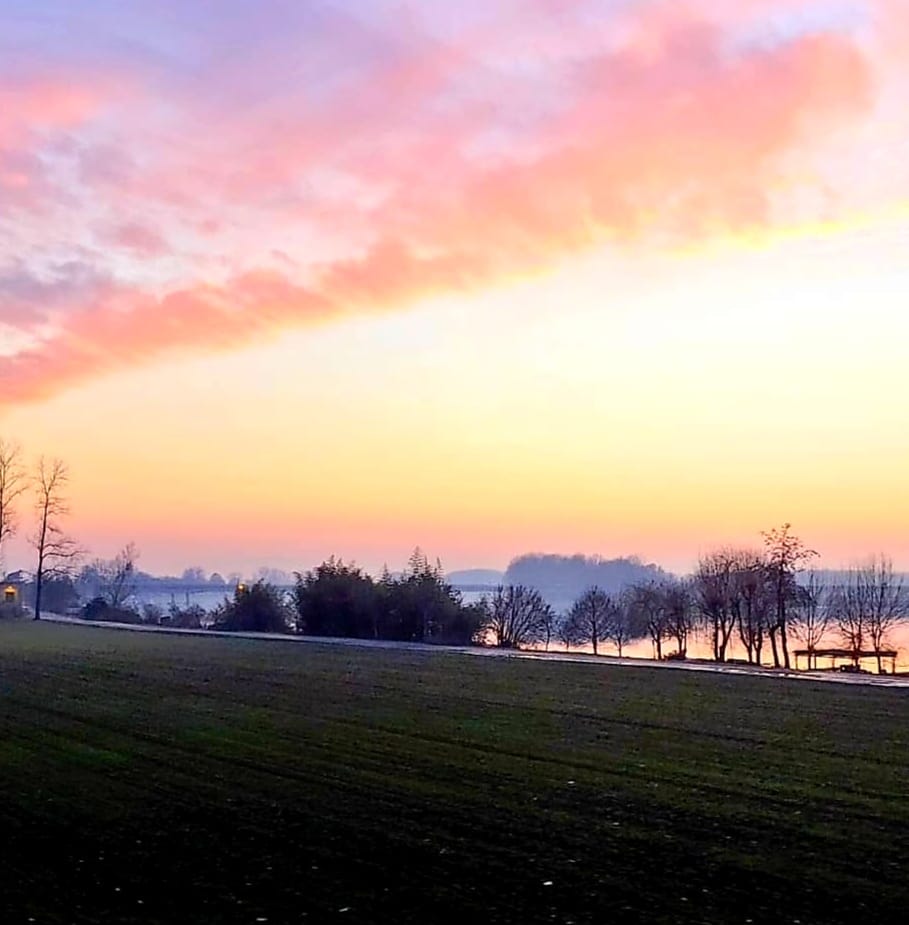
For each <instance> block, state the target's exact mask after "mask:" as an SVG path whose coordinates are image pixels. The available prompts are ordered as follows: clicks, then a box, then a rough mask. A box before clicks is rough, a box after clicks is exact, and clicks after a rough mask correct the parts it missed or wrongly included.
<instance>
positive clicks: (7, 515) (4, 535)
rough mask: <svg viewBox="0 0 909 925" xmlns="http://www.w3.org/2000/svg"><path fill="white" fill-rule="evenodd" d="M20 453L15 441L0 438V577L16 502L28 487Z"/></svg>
mask: <svg viewBox="0 0 909 925" xmlns="http://www.w3.org/2000/svg"><path fill="white" fill-rule="evenodd" d="M21 455H22V454H21V451H20V450H19V447H18V446H17V445H16V444H15V443H7V442H6V441H4V440H3V439H2V438H0V577H2V576H3V570H2V567H3V564H4V559H3V550H4V547H5V545H6V541H7V540H8V539H9V538H10V537H12V536H13V535H14V534H15V532H16V516H15V515H16V502H17V500H18V499H19V497H20V496H21V495H22V494H23V493H24V492H25V490H26V488H27V487H28V483H27V480H26V473H25V470H24V468H23V466H22V459H21Z"/></svg>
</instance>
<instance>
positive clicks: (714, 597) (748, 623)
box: [44, 525, 909, 671]
mask: <svg viewBox="0 0 909 925" xmlns="http://www.w3.org/2000/svg"><path fill="white" fill-rule="evenodd" d="M135 555H136V553H135V549H134V548H133V547H132V546H127V547H126V548H125V549H124V550H123V551H122V552H121V553H120V554H119V555H118V556H117V557H116V558H115V559H113V560H109V561H103V560H96V561H95V562H93V563H92V564H91V566H89V567H87V569H86V570H87V572H88V574H89V576H90V578H91V582H90V584H91V588H92V596H91V598H90V599H89V600H88V602H87V603H85V604H84V605H82V606H81V607H80V608H79V610H78V613H79V615H81V616H83V617H84V618H85V619H88V620H102V621H117V622H127V623H148V624H158V625H166V626H173V627H183V628H195V629H215V630H222V631H228V632H230V631H252V632H269V633H300V634H306V635H309V636H328V637H348V638H359V639H384V640H395V641H405V642H422V643H433V644H438V645H462V646H463V645H494V646H500V647H505V648H521V647H535V648H540V647H541V648H544V649H548V648H550V646H553V645H558V646H559V647H562V648H565V649H571V648H572V647H575V648H577V647H585V648H586V649H588V650H590V651H592V652H593V653H594V654H602V653H604V652H613V653H615V654H617V655H622V654H623V652H624V650H625V649H626V647H627V646H628V645H629V644H630V643H632V642H635V641H639V640H648V641H649V642H650V644H651V646H652V649H653V654H654V656H655V657H656V658H661V659H684V658H686V657H688V654H689V653H688V648H689V643H690V640H691V639H692V638H693V636H694V635H695V633H697V634H699V636H700V638H701V639H707V640H708V641H709V645H710V649H711V653H712V656H713V658H714V659H715V660H716V661H718V662H725V661H727V660H729V658H730V654H731V651H732V648H733V646H734V647H736V649H737V650H738V651H739V652H743V653H744V659H743V660H744V661H746V662H748V663H750V664H754V665H761V664H766V663H768V662H769V663H771V664H773V665H774V666H777V667H786V668H788V667H792V666H793V662H794V659H793V655H794V652H795V650H796V649H798V650H799V651H800V653H801V654H802V655H806V656H807V664H808V665H809V666H811V664H812V656H814V663H815V665H816V663H817V657H816V656H817V655H818V654H821V653H822V652H823V651H824V650H823V649H822V646H823V645H824V644H825V643H827V644H829V642H830V641H831V639H834V640H835V641H836V642H837V644H838V646H839V647H840V651H841V652H842V653H843V654H844V657H845V658H846V659H847V663H848V662H851V663H852V665H853V666H854V667H855V668H858V666H859V664H860V663H861V662H862V660H863V659H867V658H870V659H872V660H873V661H876V664H877V669H878V671H885V670H886V669H887V659H888V658H889V659H890V667H891V669H892V667H893V664H894V658H893V656H892V655H890V656H888V654H887V653H888V645H889V644H890V636H891V634H892V633H893V632H894V631H895V630H896V629H897V628H898V627H899V625H900V624H901V623H904V622H905V621H906V620H907V618H909V594H907V589H906V588H905V587H904V585H903V582H902V579H901V578H900V576H898V575H896V574H895V573H894V570H893V567H892V564H891V563H890V561H889V560H888V559H887V558H886V557H884V556H874V557H871V558H869V559H868V560H867V561H866V562H865V563H864V564H862V565H859V566H856V567H854V568H851V569H847V570H844V571H842V572H837V573H829V572H828V573H822V572H814V571H812V570H811V569H810V565H811V560H812V559H813V557H814V555H815V554H814V553H813V552H812V551H811V550H809V549H807V548H806V547H805V546H804V545H803V544H802V542H801V540H799V538H798V537H796V536H795V535H794V534H793V533H792V532H791V529H790V527H789V525H784V526H783V527H780V528H778V529H775V530H772V531H769V532H768V533H766V534H764V543H763V547H762V548H761V549H758V550H747V549H722V550H718V551H715V552H713V553H710V554H708V555H705V556H703V557H702V558H701V560H700V561H699V562H698V565H697V568H696V570H695V572H694V574H693V575H691V576H690V577H688V578H684V579H681V578H677V577H675V576H672V575H669V574H668V573H665V572H663V571H662V570H660V569H658V568H657V567H656V566H650V565H645V564H643V563H641V562H639V561H638V560H635V559H623V560H611V561H608V560H600V559H586V558H584V557H580V556H578V557H555V556H545V557H544V556H528V557H522V558H521V559H518V560H515V562H514V563H512V566H511V567H510V568H509V571H508V572H506V574H505V575H504V576H503V578H504V579H506V580H503V582H502V583H501V584H499V585H497V586H494V587H491V588H489V589H488V590H487V591H486V593H484V594H483V595H482V596H480V597H479V598H478V599H475V600H472V601H469V602H468V601H466V600H465V599H464V595H463V594H462V593H461V591H459V590H458V588H457V587H455V586H454V585H453V584H451V583H450V582H449V580H448V579H447V578H446V576H445V574H444V572H443V570H442V568H441V565H440V564H439V563H438V562H436V563H435V564H433V563H431V562H430V561H429V560H428V559H427V557H426V556H425V555H424V554H423V553H422V552H421V551H420V550H419V549H417V550H415V551H414V553H413V555H412V556H411V557H410V560H409V562H408V563H407V566H406V567H405V568H404V569H403V570H402V571H400V572H397V573H391V572H389V571H388V570H385V571H383V573H382V574H381V575H379V576H378V577H373V576H371V575H369V574H367V573H366V572H364V571H363V570H362V569H360V568H359V567H357V566H356V565H353V564H349V563H345V562H343V561H342V560H340V559H335V558H331V559H329V560H327V561H326V562H323V563H322V564H321V565H319V566H317V567H316V568H314V569H311V570H309V571H307V572H302V573H295V576H294V580H293V582H292V584H290V585H289V587H281V586H278V585H277V584H276V583H274V582H269V581H268V580H266V577H267V576H266V577H260V578H258V579H256V580H254V581H252V582H242V581H238V583H237V584H236V586H235V587H233V588H231V589H230V591H231V593H230V595H229V596H228V595H227V594H225V598H224V601H223V603H222V604H221V605H220V606H218V607H216V608H215V609H214V610H212V611H206V610H204V609H203V608H201V607H198V606H191V605H190V606H186V607H180V606H178V605H176V603H172V604H171V606H170V607H168V608H162V607H160V606H156V605H152V604H146V605H144V606H139V605H138V604H136V598H135V591H136V584H137V582H136V569H135ZM559 560H561V562H562V563H563V565H566V566H567V568H566V569H564V571H563V572H562V574H561V575H560V574H559ZM541 561H542V562H544V563H545V566H546V569H544V570H543V572H542V574H543V575H544V577H548V578H549V583H548V586H549V592H550V594H551V588H552V584H553V580H552V579H553V576H556V577H557V578H559V579H560V580H559V581H558V582H557V583H558V585H559V587H558V593H559V594H560V595H564V594H565V592H566V589H568V588H571V587H572V583H573V582H574V583H578V582H584V584H585V585H586V586H583V589H582V590H580V591H579V592H577V593H576V594H575V596H574V598H573V599H572V600H570V601H568V602H567V603H566V604H565V605H564V606H562V607H555V606H553V605H552V603H551V602H550V600H547V596H548V595H547V594H544V593H543V591H541V589H540V588H539V587H536V586H534V585H533V584H532V583H531V581H532V579H533V577H534V572H533V571H531V568H530V567H531V565H538V564H539V563H540V562H541ZM547 569H548V572H547V571H546V570H547ZM86 570H83V574H82V575H80V576H79V581H80V584H82V585H85V584H86V582H87V581H88V578H87V577H86ZM522 574H524V575H526V576H527V577H528V581H527V582H519V581H518V582H515V581H509V580H507V579H508V578H513V577H520V576H521V575H522ZM536 574H540V572H539V571H538V572H537V573H536ZM590 576H596V577H602V578H603V579H604V580H603V582H602V584H599V583H597V581H596V578H595V577H594V579H593V580H590ZM585 577H586V578H587V581H586V582H585V581H584V580H585ZM607 580H608V582H607ZM576 587H577V584H575V588H576ZM44 593H45V600H46V601H47V602H48V603H50V602H51V601H52V600H53V599H55V598H60V597H61V596H62V597H64V598H65V597H71V596H72V595H73V594H74V593H75V585H74V584H73V583H72V581H70V580H69V579H63V578H60V577H57V578H55V579H53V580H48V581H47V584H46V587H45V592H44ZM58 603H62V600H60V601H58ZM48 609H53V608H51V607H48ZM70 609H71V611H72V605H71V604H70Z"/></svg>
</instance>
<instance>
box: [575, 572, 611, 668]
mask: <svg viewBox="0 0 909 925" xmlns="http://www.w3.org/2000/svg"><path fill="white" fill-rule="evenodd" d="M614 608H615V603H614V602H613V600H612V598H611V597H610V596H609V595H608V594H607V593H606V592H605V591H604V590H603V589H602V588H597V587H593V588H588V589H587V590H586V591H585V592H584V593H583V594H582V595H581V596H580V597H579V598H578V599H577V600H576V601H575V602H574V604H572V605H571V610H570V611H569V612H568V618H567V619H568V622H569V624H570V626H571V627H572V636H573V639H574V641H575V642H576V643H578V644H579V645H585V644H587V643H589V644H590V646H591V647H592V648H593V654H594V655H599V654H600V653H599V648H600V643H601V642H603V641H604V640H605V639H606V638H607V630H608V625H609V620H610V618H611V616H612V611H613V609H614Z"/></svg>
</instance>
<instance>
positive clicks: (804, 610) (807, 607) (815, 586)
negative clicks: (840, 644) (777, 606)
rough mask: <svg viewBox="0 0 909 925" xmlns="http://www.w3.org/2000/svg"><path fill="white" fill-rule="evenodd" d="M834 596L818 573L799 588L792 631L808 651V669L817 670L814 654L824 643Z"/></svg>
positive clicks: (810, 576) (792, 620)
mask: <svg viewBox="0 0 909 925" xmlns="http://www.w3.org/2000/svg"><path fill="white" fill-rule="evenodd" d="M833 600H834V595H833V594H832V593H831V589H830V588H828V587H827V586H826V585H825V584H824V583H823V580H822V579H821V576H820V575H818V574H817V573H816V572H811V573H809V575H808V578H807V580H806V581H805V582H804V583H803V584H801V585H800V586H799V589H798V596H797V599H796V602H795V610H794V611H793V612H792V614H791V623H792V629H793V632H794V633H795V635H796V636H797V637H798V638H799V639H800V640H801V641H802V642H804V643H805V648H806V649H807V650H808V667H809V668H812V667H814V668H816V667H817V660H816V657H813V656H812V653H813V652H814V650H815V649H817V648H818V647H819V646H820V644H821V643H822V642H823V639H824V636H825V635H826V634H827V631H828V630H829V628H830V624H831V619H832V616H833V613H832V609H833Z"/></svg>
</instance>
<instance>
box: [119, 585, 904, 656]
mask: <svg viewBox="0 0 909 925" xmlns="http://www.w3.org/2000/svg"><path fill="white" fill-rule="evenodd" d="M231 593H232V592H231V589H228V588H222V589H220V590H215V591H207V590H206V591H199V592H194V591H189V592H183V591H178V592H175V593H170V592H164V593H155V592H148V593H140V594H138V595H136V598H137V603H138V604H139V606H140V607H141V606H142V605H144V604H154V605H156V606H157V607H160V608H161V609H162V610H164V611H165V612H166V611H167V609H168V607H170V606H171V604H175V605H176V606H177V607H180V608H185V607H189V606H190V605H196V606H199V607H201V608H202V609H203V610H205V611H207V612H210V611H212V610H214V609H215V608H216V607H217V606H218V605H220V604H222V603H224V600H225V598H228V597H229V596H230V595H231ZM462 597H463V599H464V603H465V604H470V603H474V602H475V601H477V600H479V599H480V598H481V597H482V594H481V593H479V592H475V591H467V592H464V593H463V595H462ZM841 644H842V641H841V640H840V639H839V638H838V636H837V634H836V633H835V632H830V633H828V634H827V636H826V637H825V638H824V642H823V645H822V646H821V647H820V648H823V647H834V646H838V645H841ZM887 644H888V646H889V647H892V648H894V649H896V651H897V660H896V666H897V670H898V671H909V624H903V625H902V626H900V627H897V629H895V630H894V631H893V632H892V633H891V634H890V637H889V638H888V640H887ZM549 648H550V651H554V652H559V651H564V647H563V646H561V645H560V644H559V643H558V642H555V641H554V642H553V643H552V644H551V645H550V647H549ZM670 648H672V646H671V645H670ZM798 648H803V643H801V642H800V641H798V639H797V638H796V637H795V636H793V637H792V638H791V639H790V641H789V650H790V653H792V652H793V651H794V650H795V649H798ZM599 650H600V655H615V654H616V650H615V648H614V647H613V646H610V645H609V643H603V644H601V645H600V647H599ZM570 651H572V652H586V653H590V652H592V651H593V650H592V649H591V647H590V646H576V647H572V648H571V650H570ZM623 655H626V656H628V657H630V658H653V647H652V646H651V644H650V642H649V640H646V639H639V640H638V641H636V642H633V643H630V644H629V645H626V646H625V647H624V649H623ZM763 655H764V662H765V664H767V665H771V664H772V655H771V649H770V644H769V642H768V643H767V645H766V647H765V652H764V653H763ZM712 656H713V650H712V647H711V643H710V639H709V637H708V636H707V635H706V634H704V633H696V634H695V635H694V636H692V638H691V639H690V640H689V643H688V657H689V658H706V659H709V658H712ZM727 656H728V657H729V658H742V659H743V658H745V649H744V647H743V646H742V645H741V644H740V643H739V642H738V640H737V639H736V637H735V635H733V637H732V639H731V641H730V644H729V648H728V651H727ZM803 661H804V660H803ZM865 667H867V668H869V669H872V670H876V666H874V665H873V664H872V663H871V662H870V661H869V663H868V664H867V665H866V666H865Z"/></svg>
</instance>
